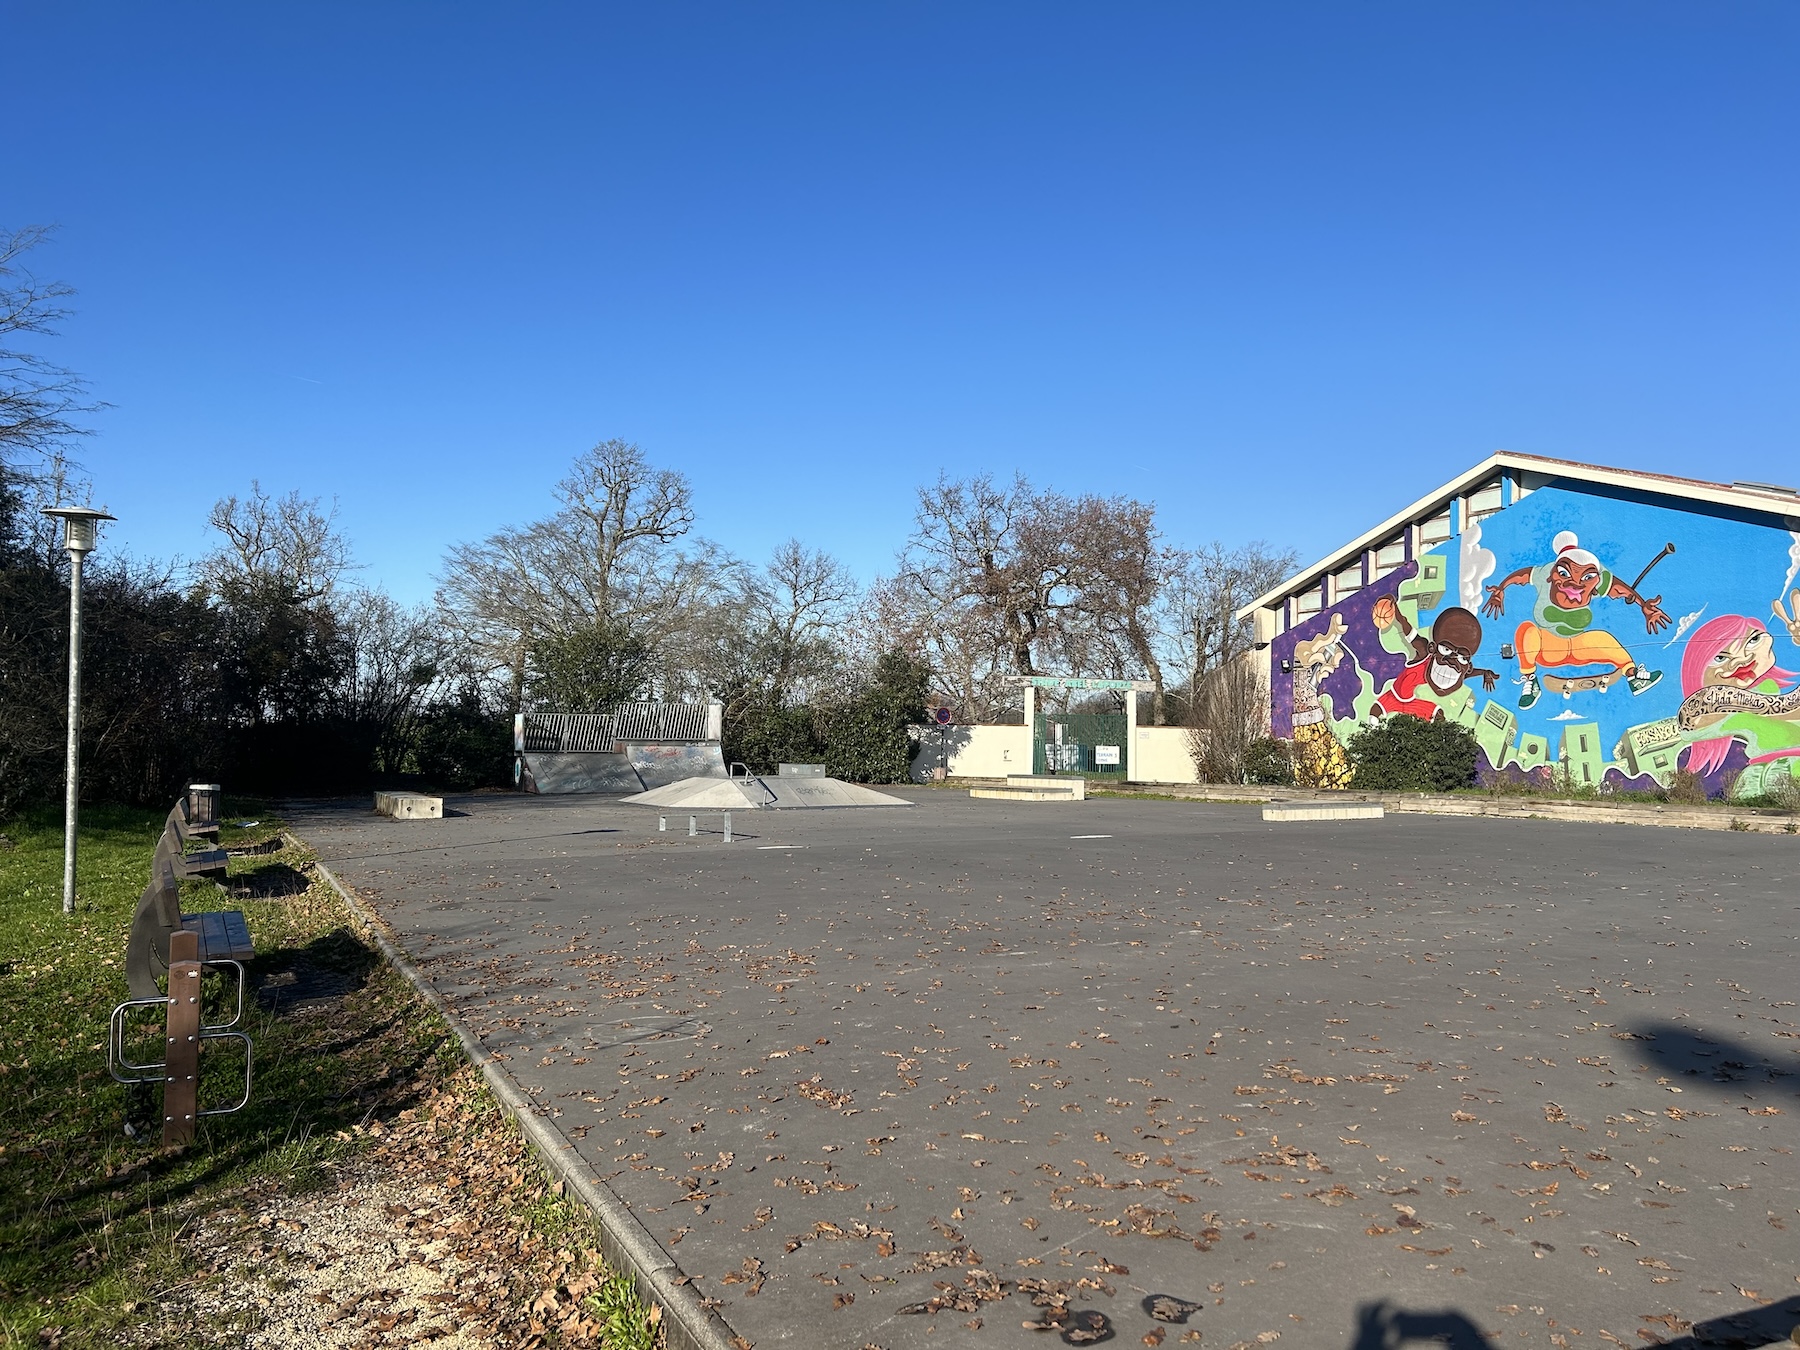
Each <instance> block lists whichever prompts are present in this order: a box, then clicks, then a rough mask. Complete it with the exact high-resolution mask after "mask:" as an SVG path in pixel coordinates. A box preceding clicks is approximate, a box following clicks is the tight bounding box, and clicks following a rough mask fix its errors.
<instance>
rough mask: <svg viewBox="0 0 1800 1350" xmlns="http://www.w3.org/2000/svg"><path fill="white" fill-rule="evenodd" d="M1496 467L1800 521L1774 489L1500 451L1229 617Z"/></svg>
mask: <svg viewBox="0 0 1800 1350" xmlns="http://www.w3.org/2000/svg"><path fill="white" fill-rule="evenodd" d="M1497 469H1532V470H1535V471H1537V472H1539V473H1544V474H1548V475H1550V476H1552V477H1556V478H1574V479H1578V480H1581V481H1584V482H1590V483H1599V484H1603V485H1605V486H1608V487H1623V488H1630V489H1634V490H1636V491H1639V492H1654V493H1657V494H1659V495H1662V496H1667V497H1682V498H1686V499H1687V500H1690V501H1703V502H1710V503H1712V504H1713V505H1717V506H1733V507H1738V508H1740V509H1743V510H1750V511H1763V512H1767V513H1769V514H1771V515H1779V516H1782V517H1783V518H1785V519H1787V520H1789V521H1795V520H1800V494H1789V493H1784V492H1781V491H1779V490H1777V489H1773V488H1771V489H1768V490H1764V489H1761V488H1748V487H1739V486H1737V485H1735V484H1725V483H1709V482H1705V481H1702V480H1701V479H1697V478H1677V477H1675V476H1674V475H1672V474H1655V473H1643V472H1640V471H1638V470H1633V469H1609V468H1605V467H1603V466H1601V465H1597V464H1582V463H1580V462H1578V461H1576V460H1570V459H1552V458H1550V457H1549V456H1547V455H1527V454H1521V453H1518V452H1516V451H1512V450H1499V451H1496V452H1495V453H1493V454H1491V455H1489V456H1488V457H1487V458H1486V459H1484V460H1482V461H1481V462H1480V463H1479V464H1477V465H1475V466H1474V467H1473V468H1471V469H1469V470H1467V471H1466V472H1464V473H1461V474H1459V475H1457V476H1456V477H1455V478H1453V479H1451V480H1450V481H1449V482H1448V483H1445V484H1444V485H1443V486H1442V487H1440V488H1438V489H1436V490H1435V491H1433V492H1429V493H1427V494H1426V495H1425V496H1423V497H1421V498H1419V499H1418V500H1417V501H1416V502H1414V503H1413V504H1412V505H1411V506H1408V507H1406V508H1405V509H1404V510H1402V511H1398V512H1396V513H1394V514H1393V515H1391V516H1389V517H1388V518H1387V519H1386V520H1384V521H1382V522H1381V524H1379V525H1377V526H1375V527H1374V528H1373V529H1371V530H1367V531H1365V532H1364V533H1362V534H1360V535H1358V536H1357V537H1356V538H1355V539H1352V540H1351V541H1350V542H1349V543H1347V544H1345V545H1343V546H1342V547H1341V548H1338V549H1335V550H1333V551H1332V552H1330V553H1328V554H1326V555H1325V556H1324V557H1322V558H1320V559H1319V560H1318V561H1316V562H1314V563H1311V564H1309V565H1308V566H1306V567H1303V568H1302V569H1300V571H1298V572H1295V573H1294V574H1293V575H1292V576H1290V577H1288V579H1287V580H1286V581H1283V582H1282V583H1280V584H1279V585H1277V586H1272V587H1270V588H1269V589H1268V590H1266V591H1264V592H1263V593H1262V594H1261V595H1259V596H1257V597H1256V598H1255V599H1254V600H1251V601H1250V602H1248V603H1247V604H1245V605H1243V606H1242V607H1241V608H1239V609H1238V610H1237V612H1236V614H1235V615H1234V616H1233V617H1234V618H1238V619H1242V618H1244V617H1246V616H1247V615H1250V614H1253V613H1255V612H1256V611H1257V610H1259V609H1262V608H1264V607H1266V606H1268V605H1270V604H1272V603H1274V602H1275V601H1277V600H1282V599H1285V598H1286V597H1287V596H1288V595H1290V594H1291V593H1293V592H1294V591H1296V590H1299V589H1301V588H1302V587H1304V586H1305V585H1306V584H1307V583H1308V582H1312V581H1316V580H1318V579H1319V578H1321V577H1323V576H1324V575H1325V574H1326V573H1328V572H1334V571H1336V570H1337V569H1338V568H1340V567H1341V566H1343V565H1344V563H1345V562H1346V561H1348V560H1349V559H1350V558H1352V557H1354V556H1357V555H1359V554H1361V553H1362V552H1363V550H1365V549H1366V548H1368V547H1369V545H1371V544H1373V543H1374V542H1376V541H1377V540H1378V539H1381V538H1383V537H1384V536H1386V535H1387V534H1389V533H1391V532H1392V531H1393V530H1395V529H1397V528H1398V527H1400V526H1402V525H1405V524H1407V523H1409V522H1410V521H1413V520H1416V519H1418V518H1419V517H1421V516H1424V515H1426V514H1427V513H1435V512H1436V511H1437V510H1438V509H1439V508H1441V507H1442V506H1443V504H1444V503H1445V502H1448V501H1451V500H1453V499H1455V498H1456V497H1457V496H1459V495H1460V494H1461V493H1463V492H1464V491H1465V490H1467V489H1468V488H1469V487H1471V486H1473V485H1474V484H1475V483H1477V482H1479V481H1480V480H1481V479H1483V478H1485V477H1487V476H1488V475H1490V474H1492V473H1493V472H1494V471H1495V470H1497Z"/></svg>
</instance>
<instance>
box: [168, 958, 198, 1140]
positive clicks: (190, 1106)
mask: <svg viewBox="0 0 1800 1350" xmlns="http://www.w3.org/2000/svg"><path fill="white" fill-rule="evenodd" d="M167 1036H168V1039H167V1041H166V1042H165V1043H164V1045H163V1066H164V1067H163V1132H162V1141H163V1146H164V1147H165V1148H167V1147H168V1146H169V1145H170V1144H185V1143H188V1142H190V1141H191V1140H192V1139H193V1137H194V1114H195V1112H196V1111H197V1110H198V1109H199V1105H200V935H199V934H198V933H194V932H191V931H189V930H188V929H185V928H178V929H176V930H175V931H174V932H173V933H171V934H170V935H169V1014H168V1022H167Z"/></svg>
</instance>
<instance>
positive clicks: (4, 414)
mask: <svg viewBox="0 0 1800 1350" xmlns="http://www.w3.org/2000/svg"><path fill="white" fill-rule="evenodd" d="M49 235H50V231H49V230H47V229H45V228H44V227H42V226H27V227H26V228H24V229H20V230H12V231H0V489H3V488H4V487H5V484H6V480H8V479H15V480H17V479H23V478H27V477H29V476H30V475H31V473H32V472H33V471H34V469H35V461H36V460H38V459H40V458H42V457H45V456H47V455H49V454H51V453H52V452H53V451H55V450H56V449H57V448H58V447H61V446H63V445H66V444H67V443H68V441H70V440H71V439H73V438H74V437H77V436H82V435H85V434H87V432H86V428H83V427H81V426H79V425H77V424H76V422H75V420H74V419H75V417H76V416H77V415H78V414H80V413H84V412H92V411H94V410H96V409H97V408H99V407H101V406H102V405H100V404H97V403H94V402H92V401H90V400H89V399H88V397H87V386H86V384H85V382H84V381H83V380H82V379H81V378H80V377H79V376H78V375H75V374H73V373H72V372H70V371H67V370H64V369H63V368H62V367H60V366H57V365H54V364H52V363H51V362H50V361H48V360H46V359H45V358H44V357H43V356H42V355H40V354H38V353H37V352H34V351H32V350H30V349H29V347H28V346H27V345H26V344H28V343H29V342H30V340H31V339H33V338H38V337H49V336H52V335H54V334H55V332H56V331H57V327H58V325H59V324H61V323H62V321H63V320H64V319H66V318H68V317H69V310H68V308H67V307H66V306H65V304H64V301H66V300H68V299H69V297H71V296H72V295H74V294H75V292H74V290H73V289H71V288H70V287H68V286H66V285H64V284H63V283H62V282H60V281H43V280H40V279H39V278H38V277H36V276H34V275H33V274H32V273H31V272H30V271H29V270H27V268H26V267H25V265H24V262H23V259H24V257H25V255H26V254H27V253H29V252H30V251H31V250H32V249H34V248H36V247H37V246H38V245H39V244H42V243H43V242H44V241H45V240H46V239H47V238H48V237H49Z"/></svg>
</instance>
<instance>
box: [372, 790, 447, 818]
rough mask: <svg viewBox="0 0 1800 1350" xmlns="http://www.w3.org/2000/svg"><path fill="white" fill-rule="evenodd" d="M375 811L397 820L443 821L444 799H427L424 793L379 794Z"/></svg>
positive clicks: (376, 796) (376, 797)
mask: <svg viewBox="0 0 1800 1350" xmlns="http://www.w3.org/2000/svg"><path fill="white" fill-rule="evenodd" d="M375 810H376V813H377V814H379V815H383V816H392V817H393V818H394V819H395V820H442V819H443V818H444V799H443V798H442V797H427V796H426V795H425V794H424V793H422V792H377V793H376V794H375Z"/></svg>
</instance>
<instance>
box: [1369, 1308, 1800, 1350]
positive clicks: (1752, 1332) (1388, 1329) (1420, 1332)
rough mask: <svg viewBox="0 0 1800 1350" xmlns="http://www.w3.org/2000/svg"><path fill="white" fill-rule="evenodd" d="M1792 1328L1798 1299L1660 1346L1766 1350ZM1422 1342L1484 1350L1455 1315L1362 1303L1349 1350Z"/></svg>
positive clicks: (1700, 1326)
mask: <svg viewBox="0 0 1800 1350" xmlns="http://www.w3.org/2000/svg"><path fill="white" fill-rule="evenodd" d="M1796 1326H1800V1295H1796V1296H1794V1297H1791V1298H1784V1299H1781V1300H1779V1301H1777V1302H1774V1303H1770V1304H1767V1305H1765V1306H1763V1307H1760V1308H1752V1309H1749V1310H1748V1311H1746V1312H1740V1313H1730V1314H1727V1315H1725V1316H1722V1317H1714V1318H1710V1319H1708V1320H1707V1321H1704V1322H1696V1323H1694V1325H1693V1326H1691V1327H1688V1328H1686V1331H1687V1334H1686V1335H1684V1336H1679V1337H1675V1338H1672V1339H1670V1340H1666V1341H1661V1342H1658V1344H1660V1345H1661V1346H1662V1347H1663V1350H1704V1347H1706V1346H1769V1345H1776V1344H1778V1343H1781V1342H1784V1341H1787V1340H1788V1339H1789V1337H1790V1335H1791V1334H1792V1333H1794V1331H1795V1328H1796ZM1795 1339H1796V1340H1800V1337H1795ZM1420 1342H1424V1343H1426V1344H1431V1343H1433V1342H1435V1343H1436V1344H1438V1345H1441V1346H1446V1347H1448V1350H1488V1340H1487V1338H1486V1337H1485V1336H1483V1335H1482V1334H1481V1328H1480V1327H1478V1326H1476V1325H1475V1324H1474V1323H1473V1322H1471V1321H1470V1320H1469V1319H1468V1318H1466V1317H1464V1316H1463V1315H1462V1314H1461V1313H1459V1312H1408V1311H1407V1310H1406V1309H1405V1308H1396V1307H1394V1306H1393V1305H1392V1304H1391V1303H1387V1302H1385V1301H1383V1302H1380V1303H1365V1304H1363V1305H1362V1306H1361V1307H1360V1308H1358V1309H1357V1310H1356V1339H1355V1340H1354V1341H1353V1342H1351V1345H1350V1350H1401V1347H1403V1346H1408V1345H1417V1344H1419V1343H1420Z"/></svg>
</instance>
